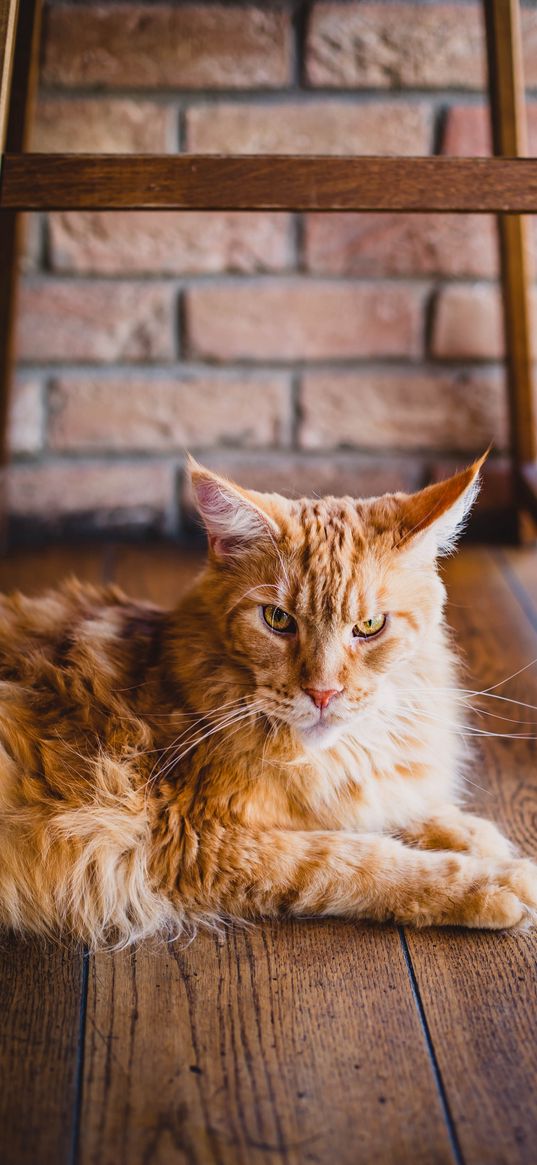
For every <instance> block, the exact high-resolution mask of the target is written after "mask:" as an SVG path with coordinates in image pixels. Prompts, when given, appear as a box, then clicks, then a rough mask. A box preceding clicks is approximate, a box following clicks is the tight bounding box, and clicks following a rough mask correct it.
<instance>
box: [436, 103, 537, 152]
mask: <svg viewBox="0 0 537 1165" xmlns="http://www.w3.org/2000/svg"><path fill="white" fill-rule="evenodd" d="M526 109H527V115H528V147H529V153H530V155H535V154H537V104H535V102H533V103H532V102H528V104H527V106H526ZM491 151H492V138H491V131H490V120H489V112H488V108H487V106H485V105H453V106H452V107H451V109H449V110H448V113H447V117H446V121H445V125H444V134H443V139H442V153H443V154H451V155H454V156H455V157H459V158H461V157H468V158H472V157H477V158H484V157H486V156H487V155H488V154H490V153H491Z"/></svg>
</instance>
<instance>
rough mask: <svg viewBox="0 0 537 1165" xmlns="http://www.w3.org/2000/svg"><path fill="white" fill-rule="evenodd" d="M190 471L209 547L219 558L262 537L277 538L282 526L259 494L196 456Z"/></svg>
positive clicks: (189, 468) (231, 553)
mask: <svg viewBox="0 0 537 1165" xmlns="http://www.w3.org/2000/svg"><path fill="white" fill-rule="evenodd" d="M188 472H189V475H190V482H191V487H192V494H193V497H194V501H195V503H196V506H197V508H198V511H199V514H200V516H201V518H202V519H203V524H204V526H205V529H206V531H207V538H208V541H209V549H210V551H212V553H213V554H214V555H215V556H216V557H217V558H225V557H227V556H229V555H237V554H240V553H241V552H243V551H245V550H247V549H248V548H249V547H250V548H251V547H252V545H254V544H256V543H258V542H259V541H265V540H269V541H272V542H273V541H274V538H276V537H278V536H279V534H280V530H279V527H278V525H277V522H276V521H275V520H274V518H272V517H271V515H270V514H268V513H267V512H266V511H265V510H264V509H263V507H262V505H259V501H258V499H259V497H260V495H259V494H250V493H249V492H248V490H244V489H242V488H241V486H239V485H235V484H234V483H233V482H230V481H227V480H226V478H224V477H220V476H219V475H218V474H217V473H213V472H212V471H211V470H210V469H205V467H204V466H203V465H198V462H197V461H195V460H194V458H193V457H189V459H188Z"/></svg>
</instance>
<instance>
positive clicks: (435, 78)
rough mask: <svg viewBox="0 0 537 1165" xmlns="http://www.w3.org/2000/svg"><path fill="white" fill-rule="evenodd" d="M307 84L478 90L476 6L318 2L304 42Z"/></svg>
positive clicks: (480, 51) (480, 61)
mask: <svg viewBox="0 0 537 1165" xmlns="http://www.w3.org/2000/svg"><path fill="white" fill-rule="evenodd" d="M306 72H307V78H308V80H309V82H310V84H311V85H321V86H323V87H326V86H328V87H336V88H378V89H399V88H404V87H405V86H406V87H413V88H419V89H443V88H464V89H481V88H482V87H483V85H484V82H485V60H484V44H483V28H482V18H481V13H480V9H479V7H477V6H472V7H467V6H466V5H465V6H462V5H460V4H442V3H435V4H431V5H425V4H405V5H401V4H367V3H365V4H363V3H351V4H338V3H329V4H326V3H325V4H316V5H314V7H313V12H312V15H311V19H310V23H309V30H308V38H307V44H306Z"/></svg>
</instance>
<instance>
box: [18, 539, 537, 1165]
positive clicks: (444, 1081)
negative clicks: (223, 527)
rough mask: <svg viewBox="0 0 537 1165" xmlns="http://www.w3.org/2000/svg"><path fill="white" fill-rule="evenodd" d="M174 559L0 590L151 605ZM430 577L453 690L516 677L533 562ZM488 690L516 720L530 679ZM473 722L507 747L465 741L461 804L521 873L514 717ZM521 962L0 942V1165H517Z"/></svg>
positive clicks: (446, 953)
mask: <svg viewBox="0 0 537 1165" xmlns="http://www.w3.org/2000/svg"><path fill="white" fill-rule="evenodd" d="M193 565H194V563H193V560H187V559H185V557H184V556H181V555H180V554H179V552H178V551H174V550H170V549H166V548H163V547H148V548H146V549H142V548H129V547H120V548H114V547H107V548H105V549H95V548H93V549H92V548H88V547H82V548H78V549H77V548H74V549H72V550H71V549H63V550H57V549H56V550H55V549H53V548H51V549H49V550H41V551H39V552H34V553H29V552H21V553H19V554H17V555H16V556H12V557H11V558H10V560H9V561H8V562H2V563H0V588H4V589H9V588H11V587H13V586H20V587H22V588H24V589H26V590H28V591H36V590H38V589H40V588H42V587H43V586H46V585H50V584H53V583H55V582H56V580H57V579H59V578H60V577H61V576H62V575H64V574H65V573H66V572H69V571H71V570H73V569H74V570H76V572H77V573H78V574H80V575H82V576H83V577H85V578H88V579H93V580H99V579H106V580H111V579H114V580H116V581H118V582H119V583H120V584H122V585H123V586H124V587H125V588H126V589H128V590H129V591H130V592H132V593H133V594H137V595H146V596H150V597H151V598H153V599H157V600H161V601H162V602H164V603H171V602H173V600H174V599H175V598H176V596H177V594H178V593H179V591H180V590H181V588H182V587H183V586H184V585H185V582H186V581H187V580H188V578H189V577H190V575H191V572H192V569H193ZM447 575H448V582H449V592H450V606H449V618H450V620H451V622H452V624H453V626H454V627H455V629H456V632H457V635H458V639H459V641H460V643H461V644H462V646H463V647H464V648H465V651H466V655H467V658H468V662H469V678H468V681H467V685H468V686H469V687H470V686H471V687H475V688H478V689H481V688H488V687H490V686H491V685H495V684H498V683H499V682H500V681H502V680H504V679H505V677H507V676H509V675H511V674H512V673H515V672H517V671H518V669H520V668H524V667H526V665H528V664H529V663H530V662H531V661H537V552H531V551H527V550H526V551H512V552H511V551H499V550H485V549H480V550H467V551H465V552H463V553H462V554H461V555H460V556H459V557H458V558H456V559H455V560H454V561H453V562H452V563H450V564H449V567H448V570H447ZM495 692H496V694H502V695H509V696H512V697H513V698H515V699H518V700H522V701H525V702H526V703H527V704H532V705H537V664H536V665H535V666H533V667H530V668H528V670H526V671H524V672H523V673H522V674H520V675H519V676H517V677H516V678H514V679H513V680H512V681H511V682H509V683H508V684H506V685H505V686H502V687H500V688H496V689H495ZM485 704H486V702H485ZM487 706H488V707H489V708H490V707H491V706H492V709H496V708H499V709H500V711H501V714H502V715H503V716H505V717H508V718H510V719H506V720H503V721H502V720H497V719H496V720H495V719H491V718H489V717H483V718H482V719H481V720H480V723H481V724H482V725H485V726H486V727H487V728H490V729H491V731H496V732H505V731H506V730H507V731H509V732H512V733H514V734H516V738H515V739H512V740H505V739H503V738H502V737H495V736H490V737H487V738H480V739H477V740H476V764H475V769H474V771H473V773H472V774H471V779H472V781H473V782H475V783H474V784H472V785H471V786H469V792H470V793H471V801H472V802H473V804H474V805H475V806H477V807H478V808H479V810H481V811H482V812H483V813H484V814H488V815H490V816H491V817H494V819H495V820H497V821H498V822H500V823H501V824H502V826H503V827H504V828H505V830H506V831H507V832H508V833H509V834H510V835H511V837H512V838H513V839H514V841H516V842H517V843H518V844H519V845H520V847H521V848H522V849H523V850H524V851H525V852H526V853H528V854H533V855H534V856H535V857H537V747H536V742H535V739H527V738H528V737H531V736H532V735H534V736H535V734H537V713H535V712H534V711H532V710H531V709H526V710H524V709H522V708H519V707H518V706H517V705H516V704H503V703H502V702H501V701H493V700H490V701H488V705H487ZM524 737H526V739H523V738H524ZM536 954H537V931H535V932H533V933H532V934H522V935H513V936H510V935H508V934H505V935H494V934H479V933H465V932H462V931H455V930H454V931H450V932H440V931H429V932H422V933H412V932H407V933H404V932H403V931H400V930H398V929H397V928H395V927H373V926H362V925H355V924H352V923H347V922H331V921H322V922H301V923H294V922H289V923H280V924H277V925H276V924H275V925H272V924H270V925H259V926H257V927H255V928H248V929H244V930H236V931H230V932H229V933H228V934H227V935H226V937H225V939H224V941H222V940H219V939H218V938H217V937H212V936H206V935H205V936H201V937H199V938H198V939H196V941H195V942H193V943H192V944H191V945H190V946H182V945H180V944H176V945H170V946H160V947H159V946H155V945H148V946H142V947H140V948H139V949H138V950H136V951H134V952H127V953H120V954H114V955H110V954H100V955H98V956H96V957H91V958H88V957H87V956H86V955H85V953H84V951H83V950H81V949H74V950H73V949H72V948H70V947H68V946H54V945H49V944H42V945H39V944H32V943H30V944H28V943H24V942H22V941H18V940H17V941H15V940H13V939H11V938H5V937H4V939H3V940H2V941H1V943H0V1161H1V1163H2V1165H26V1163H27V1165H30V1163H31V1165H64V1163H65V1165H67V1163H69V1165H71V1163H75V1162H76V1163H80V1165H153V1163H154V1165H190V1163H193V1165H205V1163H210V1165H213V1163H214V1165H276V1163H280V1162H281V1163H285V1165H299V1163H310V1162H311V1163H319V1165H325V1163H326V1165H362V1163H364V1165H366V1163H367V1165H403V1163H407V1162H408V1165H419V1163H420V1162H422V1163H423V1165H437V1163H444V1162H445V1163H447V1162H451V1163H453V1162H455V1163H458V1162H467V1163H468V1165H515V1162H516V1163H518V1162H525V1163H527V1165H535V1163H536V1162H537V1100H536V1092H537V987H536V974H537V973H536Z"/></svg>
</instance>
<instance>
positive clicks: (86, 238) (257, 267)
mask: <svg viewBox="0 0 537 1165" xmlns="http://www.w3.org/2000/svg"><path fill="white" fill-rule="evenodd" d="M49 237H50V251H51V262H52V266H53V268H54V269H55V270H56V271H76V272H78V273H80V274H86V273H93V272H96V273H98V274H103V275H132V274H140V275H141V274H144V273H146V272H147V273H153V272H154V273H157V274H162V275H176V274H183V273H185V272H192V273H194V274H205V273H210V272H218V271H243V272H252V271H281V270H282V269H284V268H286V267H288V266H290V265H291V263H292V261H293V254H292V239H291V223H290V216H289V215H287V214H254V213H251V214H250V213H240V212H239V213H237V212H229V213H227V214H224V213H222V214H220V213H213V212H211V211H207V212H202V211H200V212H196V211H192V212H189V211H186V212H184V213H174V212H169V211H165V212H158V211H154V212H150V213H148V212H146V211H111V212H99V213H92V212H90V211H88V212H82V213H77V212H68V213H66V214H53V215H51V216H50V218H49Z"/></svg>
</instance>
